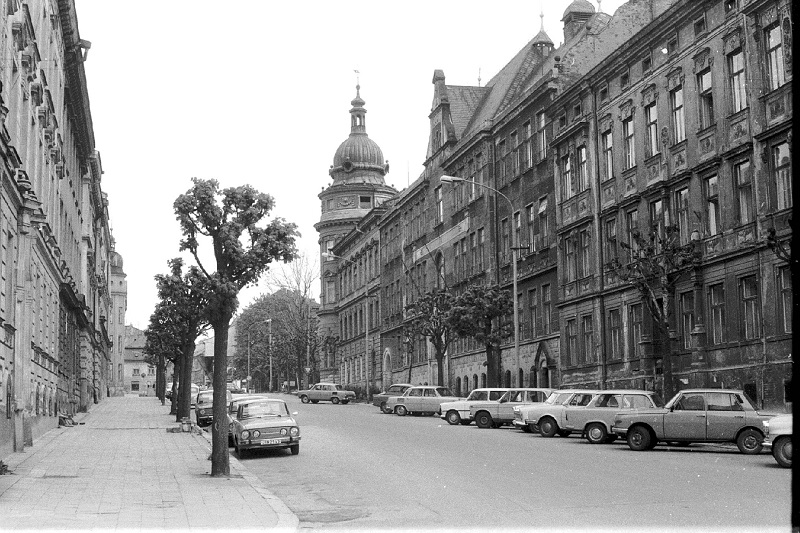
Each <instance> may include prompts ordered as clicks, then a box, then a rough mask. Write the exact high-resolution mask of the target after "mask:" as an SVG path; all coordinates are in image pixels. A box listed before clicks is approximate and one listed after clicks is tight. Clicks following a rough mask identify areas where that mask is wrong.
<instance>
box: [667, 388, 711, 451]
mask: <svg viewBox="0 0 800 533" xmlns="http://www.w3.org/2000/svg"><path fill="white" fill-rule="evenodd" d="M705 438H706V399H705V395H704V394H703V393H702V392H690V393H686V394H683V395H681V397H680V398H678V400H677V401H676V402H675V404H674V405H673V406H672V410H671V411H669V412H668V413H665V414H664V440H670V439H675V440H689V441H691V440H698V441H701V440H705Z"/></svg>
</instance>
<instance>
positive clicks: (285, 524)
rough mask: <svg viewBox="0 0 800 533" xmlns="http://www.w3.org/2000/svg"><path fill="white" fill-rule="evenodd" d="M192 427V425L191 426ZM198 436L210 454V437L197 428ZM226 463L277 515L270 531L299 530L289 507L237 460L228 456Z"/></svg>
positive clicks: (297, 521)
mask: <svg viewBox="0 0 800 533" xmlns="http://www.w3.org/2000/svg"><path fill="white" fill-rule="evenodd" d="M192 425H193V426H194V424H192ZM197 430H198V432H199V434H200V435H201V436H202V437H203V439H205V441H206V444H207V446H208V451H209V453H211V451H212V449H213V444H212V442H211V435H210V434H209V433H208V432H206V431H204V430H202V429H200V428H197ZM228 461H229V463H230V466H231V468H232V469H233V470H234V471H235V472H236V473H237V474H239V475H240V476H242V478H243V479H244V480H245V481H247V483H248V484H249V485H250V486H251V487H253V488H254V489H255V491H256V492H257V493H258V494H259V495H260V496H261V497H262V498H264V500H266V502H267V504H268V505H269V506H270V507H272V510H273V511H275V514H276V515H278V522H277V523H276V524H275V526H274V527H273V528H270V531H299V530H300V519H299V518H298V517H297V515H296V514H294V513H293V512H292V510H291V509H289V507H288V506H287V505H286V504H285V503H283V501H281V499H280V498H278V497H277V496H275V495H274V494H273V493H272V492H271V491H270V490H269V489H267V488H266V487H265V486H264V484H263V483H262V482H261V480H260V479H258V477H256V475H255V474H252V473H251V472H250V471H249V470H248V469H247V468H246V467H245V466H244V465H243V464H242V463H241V462H239V460H238V459H237V458H236V457H234V456H232V455H229V456H228Z"/></svg>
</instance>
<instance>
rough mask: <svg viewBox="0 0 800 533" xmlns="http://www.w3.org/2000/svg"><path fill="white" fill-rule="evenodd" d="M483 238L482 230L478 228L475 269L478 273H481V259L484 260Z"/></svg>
mask: <svg viewBox="0 0 800 533" xmlns="http://www.w3.org/2000/svg"><path fill="white" fill-rule="evenodd" d="M484 238H485V236H484V234H483V228H479V229H478V263H477V268H478V271H480V272H482V271H483V258H484V247H485V246H484V245H485V241H484Z"/></svg>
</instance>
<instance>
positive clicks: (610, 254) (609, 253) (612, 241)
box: [603, 218, 617, 261]
mask: <svg viewBox="0 0 800 533" xmlns="http://www.w3.org/2000/svg"><path fill="white" fill-rule="evenodd" d="M604 226H605V236H604V238H603V244H604V246H605V255H606V259H607V260H608V261H611V260H612V259H614V258H615V257H617V219H616V218H609V219H608V220H606V221H605V223H604Z"/></svg>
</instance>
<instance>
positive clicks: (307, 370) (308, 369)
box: [306, 366, 311, 374]
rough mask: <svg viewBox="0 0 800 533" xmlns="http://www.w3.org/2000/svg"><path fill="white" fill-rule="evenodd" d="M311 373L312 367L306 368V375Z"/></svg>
mask: <svg viewBox="0 0 800 533" xmlns="http://www.w3.org/2000/svg"><path fill="white" fill-rule="evenodd" d="M309 372H311V367H310V366H307V367H306V374H308V373H309Z"/></svg>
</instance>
